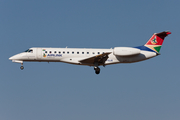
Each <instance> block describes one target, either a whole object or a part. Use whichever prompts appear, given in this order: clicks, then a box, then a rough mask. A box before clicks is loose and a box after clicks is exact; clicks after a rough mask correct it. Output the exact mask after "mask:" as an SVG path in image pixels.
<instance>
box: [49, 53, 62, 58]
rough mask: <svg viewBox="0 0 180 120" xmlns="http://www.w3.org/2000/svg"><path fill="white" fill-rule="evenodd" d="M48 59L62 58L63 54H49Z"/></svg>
mask: <svg viewBox="0 0 180 120" xmlns="http://www.w3.org/2000/svg"><path fill="white" fill-rule="evenodd" d="M47 57H62V54H48V55H47Z"/></svg>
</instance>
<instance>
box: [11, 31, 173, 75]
mask: <svg viewBox="0 0 180 120" xmlns="http://www.w3.org/2000/svg"><path fill="white" fill-rule="evenodd" d="M169 34H171V32H169V31H164V32H160V33H154V34H153V35H152V37H151V38H150V39H149V40H148V42H147V43H146V44H145V45H142V46H138V47H114V48H113V49H112V48H111V49H88V48H67V47H66V48H40V47H32V48H29V49H28V50H26V51H25V52H22V53H19V54H16V55H14V56H12V57H10V58H9V60H12V62H16V63H21V67H20V69H21V70H23V69H24V67H23V62H28V61H29V62H64V63H70V64H75V65H86V66H93V67H94V70H95V73H96V74H99V73H100V68H99V66H104V67H105V66H106V65H112V64H117V63H134V62H140V61H143V60H147V59H150V58H153V57H155V56H158V55H160V53H159V51H160V49H161V46H162V44H163V41H164V38H165V37H166V36H168V35H169Z"/></svg>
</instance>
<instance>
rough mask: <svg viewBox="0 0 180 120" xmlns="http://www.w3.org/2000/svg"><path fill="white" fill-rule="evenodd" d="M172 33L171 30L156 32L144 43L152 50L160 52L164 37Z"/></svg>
mask: <svg viewBox="0 0 180 120" xmlns="http://www.w3.org/2000/svg"><path fill="white" fill-rule="evenodd" d="M169 34H171V32H169V31H164V32H161V33H154V34H153V36H152V37H151V38H150V39H149V41H148V42H147V43H146V44H145V45H144V46H146V47H148V48H150V49H151V50H153V51H155V52H157V53H159V51H160V49H161V46H162V44H163V42H164V38H165V37H166V36H168V35H169Z"/></svg>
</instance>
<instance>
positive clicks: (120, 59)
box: [9, 48, 157, 66]
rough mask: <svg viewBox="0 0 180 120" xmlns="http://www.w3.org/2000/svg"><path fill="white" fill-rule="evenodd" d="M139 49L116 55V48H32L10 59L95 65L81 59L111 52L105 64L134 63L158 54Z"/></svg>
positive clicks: (19, 61) (15, 60)
mask: <svg viewBox="0 0 180 120" xmlns="http://www.w3.org/2000/svg"><path fill="white" fill-rule="evenodd" d="M139 51H140V53H139V54H137V55H128V56H119V55H115V51H114V49H86V48H84V49H83V48H81V49H79V48H30V49H29V51H26V52H22V53H19V54H17V55H14V56H12V57H11V58H9V59H10V60H12V61H13V62H18V63H23V61H39V62H64V63H70V64H76V65H88V66H94V63H82V62H80V61H81V60H83V59H88V58H91V57H94V56H98V55H100V54H103V53H110V54H109V55H108V59H107V60H106V61H105V63H104V65H110V64H116V63H133V62H138V61H142V60H146V59H149V58H152V57H155V56H157V53H155V52H151V51H145V50H139Z"/></svg>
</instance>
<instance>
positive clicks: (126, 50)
mask: <svg viewBox="0 0 180 120" xmlns="http://www.w3.org/2000/svg"><path fill="white" fill-rule="evenodd" d="M140 52H141V51H140V49H137V48H132V47H115V48H114V50H113V54H114V55H117V56H132V55H138V54H140Z"/></svg>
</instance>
